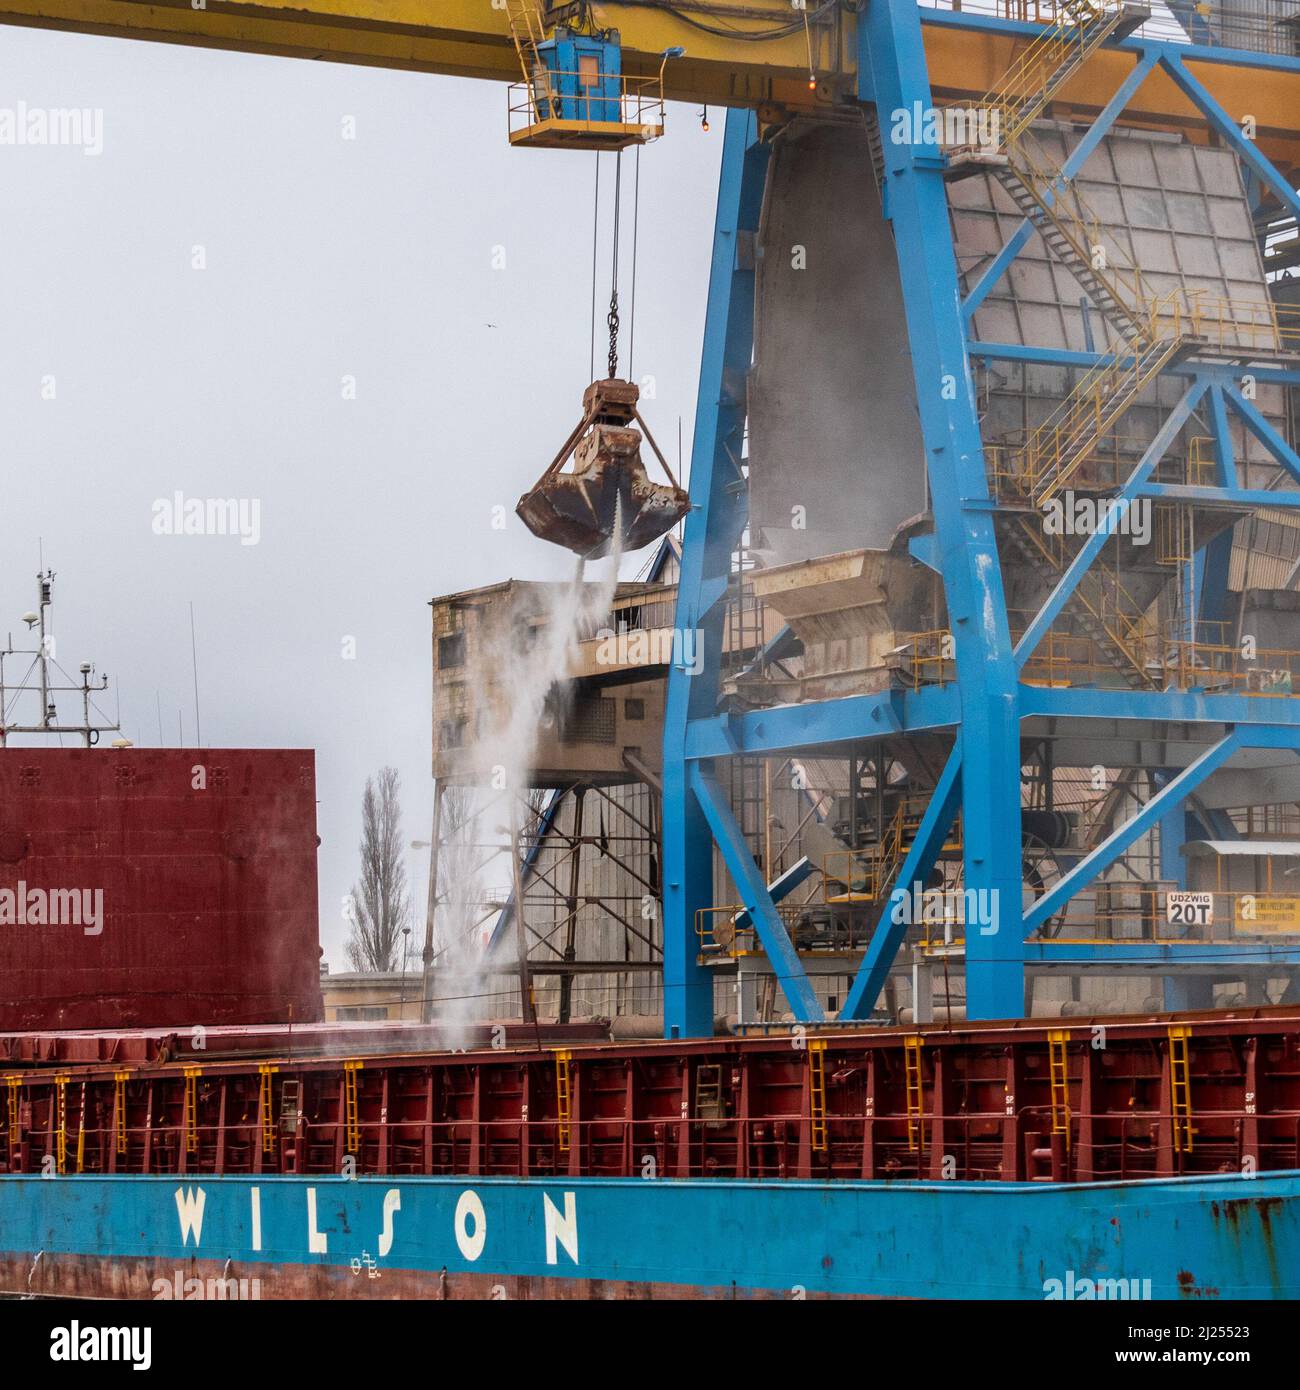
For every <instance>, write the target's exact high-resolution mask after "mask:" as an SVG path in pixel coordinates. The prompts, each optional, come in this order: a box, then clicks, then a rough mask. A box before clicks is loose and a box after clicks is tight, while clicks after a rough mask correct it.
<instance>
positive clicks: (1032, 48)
mask: <svg viewBox="0 0 1300 1390" xmlns="http://www.w3.org/2000/svg"><path fill="white" fill-rule="evenodd" d="M1148 17H1149V11H1147V10H1145V9H1142V8H1140V7H1138V6H1134V5H1128V4H1123V3H1119V4H1117V3H1114V0H1059V3H1058V4H1057V7H1056V19H1055V22H1054V23H1052V24H1050V25H1048V26H1047V27H1046V28H1045V29H1044V30H1043V32H1042V33H1041V34H1039V35H1037V36H1036V37H1035V39H1034V41H1033V42H1032V43H1031V44H1030V45H1029V46H1028V47H1027V48H1025V49H1024V50H1023V51H1022V52H1021V53H1020V54H1019V56H1018V57H1017V58H1016V60H1015V62H1014V63H1012V65H1011V66H1010V67H1009V68H1008V69H1007V71H1006V73H1005V74H1004V75H1003V78H1002V81H1001V82H999V83H998V85H997V86H996V87H995V88H994V89H993V90H992V91H991V92H989V93H988V94H987V95H986V96H985V97H984V99H983V101H982V102H981V103H980V108H981V109H982V110H984V111H987V112H989V113H990V114H991V115H994V116H996V118H997V121H998V125H999V130H1000V136H1001V139H1002V141H1003V143H1004V144H1005V145H1007V146H1008V147H1010V146H1012V145H1014V144H1015V142H1016V141H1017V140H1018V139H1019V137H1020V135H1021V134H1022V133H1023V132H1024V131H1025V130H1027V129H1028V128H1029V126H1030V125H1031V124H1032V123H1033V122H1034V121H1035V120H1037V119H1038V117H1039V116H1041V115H1042V113H1043V111H1044V110H1045V109H1046V107H1047V104H1048V103H1049V102H1050V101H1051V100H1052V98H1053V97H1054V96H1055V95H1056V93H1057V92H1058V91H1059V90H1060V89H1061V88H1062V87H1063V86H1064V85H1065V84H1066V83H1067V82H1068V81H1069V80H1070V79H1071V78H1072V77H1073V76H1074V75H1075V74H1076V73H1077V72H1078V71H1079V69H1080V68H1081V67H1082V66H1083V65H1084V63H1085V62H1087V60H1088V57H1089V55H1091V54H1092V53H1093V52H1095V51H1096V50H1097V49H1098V48H1099V47H1100V46H1101V45H1102V44H1103V43H1105V41H1106V40H1107V39H1108V38H1110V36H1111V35H1112V34H1114V33H1116V31H1117V30H1118V31H1120V32H1121V33H1124V32H1131V31H1132V30H1133V29H1134V28H1136V27H1137V26H1138V25H1139V24H1141V23H1142V22H1143V21H1144V20H1145V19H1147V18H1148ZM970 148H971V147H969V146H967V147H963V150H962V152H963V153H964V152H966V150H969V149H970Z"/></svg>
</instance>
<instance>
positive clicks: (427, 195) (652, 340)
mask: <svg viewBox="0 0 1300 1390" xmlns="http://www.w3.org/2000/svg"><path fill="white" fill-rule="evenodd" d="M0 34H2V35H3V43H2V44H0V131H2V130H3V116H4V111H5V110H10V111H14V112H17V111H18V110H19V103H26V107H27V108H28V109H29V110H31V109H32V108H68V107H79V108H90V109H94V110H102V113H103V130H102V143H103V149H102V153H101V154H99V155H98V156H94V155H87V154H86V153H84V152H83V150H82V149H80V148H68V147H59V148H52V147H48V146H46V147H33V146H30V145H28V146H18V145H14V144H0V383H2V384H0V448H2V449H3V454H4V458H5V468H4V491H3V508H4V545H3V547H0V635H2V634H3V633H4V632H5V631H8V630H13V631H14V636H15V640H16V641H17V639H18V637H19V634H20V633H21V632H22V628H21V624H20V623H19V621H18V618H19V615H20V614H21V613H23V612H24V611H25V610H27V609H28V608H30V607H32V606H33V605H34V598H35V594H34V587H35V574H36V570H37V565H38V538H40V539H41V540H42V541H43V546H44V559H45V563H46V564H47V565H49V566H52V567H53V568H54V569H55V570H56V572H57V575H58V578H57V580H56V586H55V600H56V605H55V630H56V633H57V637H58V657H59V660H60V662H61V664H62V665H63V666H64V667H65V668H66V669H67V670H69V671H71V672H74V673H75V671H76V668H77V665H78V664H79V663H80V662H81V661H82V660H94V661H95V662H96V663H97V665H98V667H99V668H100V669H101V670H106V671H107V672H109V673H110V675H111V676H112V677H113V678H114V680H115V683H116V685H117V687H120V695H121V712H122V722H123V726H124V732H125V734H126V736H127V737H129V738H131V739H133V740H135V741H136V742H138V743H140V744H143V745H147V746H156V745H157V744H158V743H159V730H158V715H157V711H156V693H157V697H160V699H161V705H162V713H163V729H162V742H163V743H164V744H166V745H167V746H176V744H177V742H178V722H177V719H178V711H182V712H183V717H184V729H185V743H186V745H191V744H192V743H193V740H194V698H193V691H192V682H191V669H190V633H189V603H190V601H191V600H192V601H193V603H194V608H195V614H196V619H197V630H198V664H199V696H200V713H201V718H202V737H203V743H204V745H205V746H209V747H280V746H283V747H310V748H314V749H315V750H316V766H317V779H318V781H317V786H318V797H319V833H320V835H321V838H322V845H321V850H320V861H319V862H320V893H321V923H322V944H323V945H324V946H325V948H326V953H327V956H328V958H329V959H330V960H331V963H332V965H333V966H334V968H336V969H337V968H340V967H341V966H342V964H343V956H342V951H341V945H342V941H343V938H344V933H345V928H344V923H343V920H342V913H341V909H340V904H341V900H342V898H343V896H344V894H345V893H346V892H347V889H348V887H349V885H350V884H351V882H352V881H353V879H354V878H355V876H356V869H357V840H358V837H359V832H360V824H359V804H360V799H361V792H362V787H363V784H364V782H365V778H366V776H367V774H368V773H371V772H373V771H374V770H375V769H377V768H378V767H380V766H381V765H383V764H384V763H392V764H394V765H396V766H397V767H398V768H399V769H400V770H401V773H402V779H403V786H404V807H405V813H406V825H405V838H406V840H407V841H410V840H411V839H427V838H428V833H429V831H428V820H429V812H430V808H431V805H432V794H431V783H430V774H429V760H430V737H429V728H430V708H429V705H430V687H431V678H430V655H429V648H430V644H429V609H428V607H427V601H428V599H429V598H431V597H432V596H434V595H436V594H442V593H447V592H451V591H454V590H457V589H464V588H469V587H472V586H475V585H479V584H486V583H491V582H495V581H497V580H500V579H504V578H506V577H509V576H514V577H517V578H528V579H538V578H548V577H554V576H557V575H559V574H561V573H565V574H567V573H568V572H570V563H571V562H570V561H569V560H567V559H566V554H567V553H566V552H561V551H558V550H555V549H553V548H552V547H549V546H547V545H545V544H544V543H543V542H541V541H538V540H535V539H534V538H533V537H532V536H530V535H529V534H528V533H527V532H526V531H525V530H524V528H523V526H522V525H521V524H520V523H519V522H517V521H516V520H515V518H514V516H513V509H514V504H515V502H516V501H517V499H518V496H519V494H520V493H521V492H522V491H523V490H524V489H525V488H526V487H528V486H529V485H531V484H532V483H533V482H534V481H535V480H536V478H537V476H538V475H539V474H540V473H541V471H542V469H543V468H544V467H545V465H546V464H547V463H548V462H549V461H550V459H551V458H552V456H553V455H554V453H555V451H556V450H557V449H558V447H559V445H560V443H561V442H562V441H563V439H564V438H565V436H566V435H567V434H568V432H569V430H570V429H571V428H572V426H573V425H574V424H575V423H576V421H577V418H578V414H579V404H580V398H581V394H582V391H583V388H584V387H585V386H586V385H587V383H588V380H589V375H588V364H589V349H590V330H589V316H588V311H589V307H590V296H591V269H590V267H591V246H592V192H593V187H592V185H593V175H594V165H593V161H594V160H595V155H593V154H590V153H554V152H550V151H525V150H512V149H511V148H510V147H509V145H508V144H507V142H506V137H505V124H506V119H505V100H506V97H505V92H504V89H503V88H501V87H498V86H495V85H491V84H487V83H480V82H470V81H456V80H452V79H445V78H435V77H425V76H419V75H412V74H407V73H400V72H382V71H377V70H371V69H366V68H351V67H342V66H336V65H332V64H327V63H307V62H295V61H292V60H288V59H277V58H262V57H251V56H244V55H239V54H233V53H216V52H207V51H204V50H201V49H186V48H180V47H172V46H169V45H163V44H159V45H150V44H143V43H133V42H127V41H122V40H113V39H98V38H84V37H80V36H73V35H65V34H55V33H41V32H38V31H35V30H25V29H19V28H7V27H6V28H4V29H3V30H0ZM721 117H722V113H721V112H715V113H713V120H712V121H711V125H712V129H711V131H710V132H709V133H707V134H706V133H704V132H702V131H701V129H700V123H699V116H698V112H697V111H694V110H690V109H683V108H675V109H672V110H671V111H670V115H669V128H670V133H669V135H668V137H667V138H665V139H664V140H662V141H660V142H659V143H658V144H656V145H652V146H650V147H648V148H647V149H645V150H643V151H642V155H641V218H640V235H639V265H638V275H637V312H636V357H635V363H634V367H635V375H636V376H637V377H638V378H640V377H642V376H643V375H644V374H645V373H653V375H654V377H655V390H656V396H655V399H654V400H651V401H648V402H647V403H646V405H645V410H646V414H647V418H648V419H649V421H650V424H651V428H652V429H653V430H654V431H655V434H656V436H657V437H658V438H659V441H660V443H661V444H663V445H664V448H665V451H666V452H668V453H669V455H670V457H673V456H674V455H675V450H676V435H677V420H678V416H679V415H680V416H681V417H682V419H683V430H684V435H685V438H686V440H687V441H689V439H690V431H691V424H692V416H693V410H694V398H695V389H696V373H697V370H698V363H699V345H700V334H701V331H702V328H703V314H704V296H705V289H706V284H707V272H708V257H709V243H710V235H711V229H712V219H713V205H714V195H715V187H716V176H717V165H718V157H719V153H720V148H721V139H722V119H721ZM351 130H354V132H355V138H353V139H347V138H345V134H347V133H348V132H349V131H351ZM623 165H624V190H625V194H626V195H627V201H626V202H625V203H624V242H625V252H628V253H630V224H631V183H632V178H631V176H632V156H631V154H630V153H629V154H628V155H625V156H624V161H623ZM612 181H613V161H612V159H611V158H610V157H609V156H606V157H604V158H603V159H602V170H601V186H602V194H606V193H608V192H609V190H610V189H611V186H612ZM606 206H608V203H607V202H606ZM196 248H201V250H196ZM497 248H501V249H502V250H503V251H504V259H505V266H504V268H503V269H494V257H495V260H496V261H498V262H499V261H500V259H501V254H500V251H498V250H497ZM599 256H600V276H599V287H600V297H601V299H602V300H603V299H605V298H607V296H608V276H609V241H608V235H607V233H605V232H602V235H601V238H600V252H599ZM200 261H201V262H202V263H204V265H205V268H203V269H196V268H194V267H195V263H196V262H200ZM630 269H631V262H630V254H629V255H628V256H627V257H626V258H625V261H624V271H623V282H622V299H623V303H624V322H625V324H626V322H627V320H628V318H629V317H630V314H629V312H628V311H629V303H628V301H629V298H630ZM603 312H604V310H603V306H602V308H601V317H602V324H603ZM597 354H598V361H603V355H604V347H603V343H602V342H601V340H600V338H599V337H598V340H597ZM598 375H604V369H603V366H602V367H600V368H599V370H598ZM348 377H350V378H353V379H354V380H355V399H345V395H346V394H347V387H346V385H345V381H344V379H345V378H348ZM178 490H179V491H180V492H182V493H183V494H184V495H185V496H186V497H195V498H207V497H237V498H244V499H247V500H248V501H250V502H251V501H253V500H254V499H255V500H256V501H257V503H258V504H259V509H260V538H259V540H258V543H257V544H255V545H243V544H241V543H240V540H239V538H238V537H222V536H165V535H157V534H155V533H154V529H153V522H154V516H155V510H154V503H155V501H156V500H157V499H170V498H172V496H173V495H174V494H175V493H176V492H177V491H178ZM496 506H503V507H504V508H505V509H506V512H507V513H508V514H509V515H510V524H509V526H508V527H507V529H506V530H504V531H500V530H494V529H492V526H491V515H492V509H493V508H494V507H496ZM348 637H352V638H354V639H355V647H356V656H355V659H353V660H348V659H345V657H344V643H345V639H346V638H348ZM115 707H116V706H115V701H114V698H113V697H112V695H110V697H109V699H108V701H107V703H106V709H107V712H108V713H109V715H110V716H111V715H112V714H113V712H114V710H115ZM34 709H35V706H34V704H33V706H31V707H29V709H28V711H27V713H26V716H25V719H24V722H28V721H30V720H31V719H32V718H34V717H35V715H34ZM67 712H68V713H71V712H72V709H71V706H69V708H68V711H67ZM69 742H71V740H69ZM410 869H411V872H412V874H413V876H414V878H415V884H414V887H415V896H416V898H417V901H419V902H422V901H423V891H424V882H425V877H424V876H425V874H426V872H427V857H426V856H425V855H416V854H414V853H413V854H412V855H411V857H410Z"/></svg>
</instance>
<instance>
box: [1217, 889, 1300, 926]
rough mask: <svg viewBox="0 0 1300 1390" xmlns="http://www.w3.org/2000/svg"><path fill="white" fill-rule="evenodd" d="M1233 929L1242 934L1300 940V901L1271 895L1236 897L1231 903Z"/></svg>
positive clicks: (1242, 894)
mask: <svg viewBox="0 0 1300 1390" xmlns="http://www.w3.org/2000/svg"><path fill="white" fill-rule="evenodd" d="M1232 925H1233V929H1234V930H1236V931H1239V932H1245V933H1248V934H1250V933H1260V932H1266V933H1276V934H1277V935H1279V936H1300V898H1285V897H1281V896H1277V895H1275V894H1273V893H1238V894H1237V896H1236V897H1235V898H1234V899H1233V903H1232Z"/></svg>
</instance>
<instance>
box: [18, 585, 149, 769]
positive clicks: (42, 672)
mask: <svg viewBox="0 0 1300 1390" xmlns="http://www.w3.org/2000/svg"><path fill="white" fill-rule="evenodd" d="M53 604H54V571H53V570H43V571H41V573H40V574H38V575H37V576H36V608H35V610H34V611H31V612H27V613H24V614H23V618H22V620H23V622H24V623H26V624H27V630H28V631H29V632H35V634H36V638H37V645H36V647H35V649H32V648H26V647H15V646H14V641H13V637H12V635H9V636H7V637H6V642H5V647H4V650H3V651H0V748H3V747H4V746H5V745H6V744H7V742H8V738H9V735H10V734H56V735H59V734H76V735H77V736H78V737H79V738H80V739H81V741H82V744H83V746H84V747H86V748H93V747H94V746H95V745H96V744H97V743H98V742H99V736H100V734H102V733H115V732H117V731H118V730H120V729H121V727H122V726H121V725H120V724H109V723H97V722H95V721H94V720H92V718H91V703H92V700H91V697H92V696H93V695H96V694H99V693H100V692H101V691H105V690H107V689H108V676H107V675H101V676H100V677H99V678H98V679H97V680H96V679H94V672H95V668H94V666H93V665H92V664H91V663H90V662H89V661H83V662H82V663H81V665H80V667H79V668H78V671H79V674H80V676H81V682H80V684H77V683H76V682H75V681H73V680H72V677H71V676H69V675H68V674H67V672H66V671H64V670H63V668H62V667H61V666H60V665H59V663H58V661H57V660H56V658H55V640H54V633H53V631H52V627H53V624H52V622H51V621H50V619H51V617H52V614H51V609H52V608H53ZM14 656H26V657H30V658H31V662H30V664H29V665H28V667H27V669H26V671H25V672H24V673H23V676H22V679H21V680H20V681H19V682H18V683H17V684H16V685H10V684H8V683H7V681H6V679H5V667H4V663H5V658H6V657H14ZM33 677H35V681H33ZM61 681H67V682H69V683H68V684H62V683H61ZM38 690H39V693H40V700H41V708H40V719H39V722H37V723H35V724H20V723H11V722H10V708H11V705H14V706H16V705H17V703H18V701H19V700H20V699H21V698H22V697H23V696H24V695H29V694H35V693H37V691H38ZM61 694H79V695H80V696H81V723H80V724H60V723H59V722H58V707H57V706H56V704H55V700H54V697H55V696H56V695H61Z"/></svg>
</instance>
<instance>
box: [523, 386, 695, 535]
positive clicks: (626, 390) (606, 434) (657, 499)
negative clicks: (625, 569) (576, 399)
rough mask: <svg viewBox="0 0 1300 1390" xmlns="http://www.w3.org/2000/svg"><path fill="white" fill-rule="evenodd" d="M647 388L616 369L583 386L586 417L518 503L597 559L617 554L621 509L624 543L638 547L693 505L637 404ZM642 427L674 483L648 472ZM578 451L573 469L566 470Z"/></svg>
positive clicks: (538, 531) (538, 529)
mask: <svg viewBox="0 0 1300 1390" xmlns="http://www.w3.org/2000/svg"><path fill="white" fill-rule="evenodd" d="M640 394H641V393H640V391H639V390H638V389H637V387H636V386H635V385H634V384H633V383H632V382H630V381H620V380H618V379H617V378H613V377H611V378H609V379H607V380H605V381H594V382H592V384H591V385H590V386H588V387H587V389H586V390H585V391H584V392H583V393H582V419H581V420H580V421H579V422H578V424H577V427H576V428H575V429H574V431H573V433H572V434H570V435H569V437H568V439H567V440H565V442H564V447H563V448H562V449H561V450H560V452H559V453H558V454H557V455H556V456H555V459H554V461H553V462H552V463H551V465H550V467H549V468H548V469H547V470H546V472H545V473H543V474H542V476H541V478H540V479H539V480H538V481H537V483H536V484H535V485H534V486H533V487H532V488H530V489H529V490H528V491H527V492H526V493H524V495H523V496H522V497H521V498H520V499H519V505H518V506H517V507H516V508H515V511H516V513H517V514H518V515H519V516H520V518H521V519H522V520H523V523H524V525H525V526H527V527H528V529H529V530H530V531H531V532H532V533H533V535H535V536H539V537H540V538H541V539H542V540H544V541H551V542H553V543H554V544H555V545H562V546H564V547H566V548H567V549H569V550H572V551H574V552H575V553H577V554H578V555H581V556H582V557H583V558H584V559H587V560H594V559H599V558H600V557H601V556H602V555H608V554H609V552H610V549H611V547H612V545H613V542H614V527H615V524H616V523H615V518H616V517H618V516H620V514H621V518H622V526H623V539H622V546H623V549H624V550H629V551H631V550H639V549H640V548H641V547H642V546H643V545H649V544H650V542H651V541H653V540H657V539H658V538H659V537H660V536H662V535H663V534H664V533H665V532H666V531H670V530H671V529H672V528H673V527H674V526H675V525H676V524H677V522H678V521H680V520H681V518H682V517H683V516H685V515H686V513H687V511H689V510H690V505H691V500H690V498H689V496H688V495H687V494H686V492H685V490H684V489H682V488H680V487H678V485H677V479H676V478H674V477H673V472H672V469H671V468H669V467H668V462H667V460H666V459H665V458H664V456H663V454H662V453H660V451H659V446H658V445H657V444H656V443H655V441H654V436H653V435H652V434H651V433H650V431H649V430H648V429H647V428H646V423H645V421H644V420H643V419H642V418H641V414H640V412H639V411H638V410H637V401H638V399H639V398H640ZM633 422H635V425H639V426H640V429H639V430H638V429H636V428H635V427H634V423H633ZM642 435H644V436H645V441H646V443H648V444H649V445H650V448H651V449H652V450H653V451H654V456H655V457H656V458H657V459H658V460H659V465H660V467H661V468H662V469H663V470H664V472H665V474H667V476H668V482H667V483H666V484H665V483H655V482H652V481H651V480H650V476H649V474H648V473H647V472H646V467H645V464H644V463H643V462H642V460H641V439H642ZM570 457H572V458H573V470H572V472H568V473H564V472H561V469H563V467H564V465H565V464H566V463H567V462H568V460H569V458H570Z"/></svg>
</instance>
